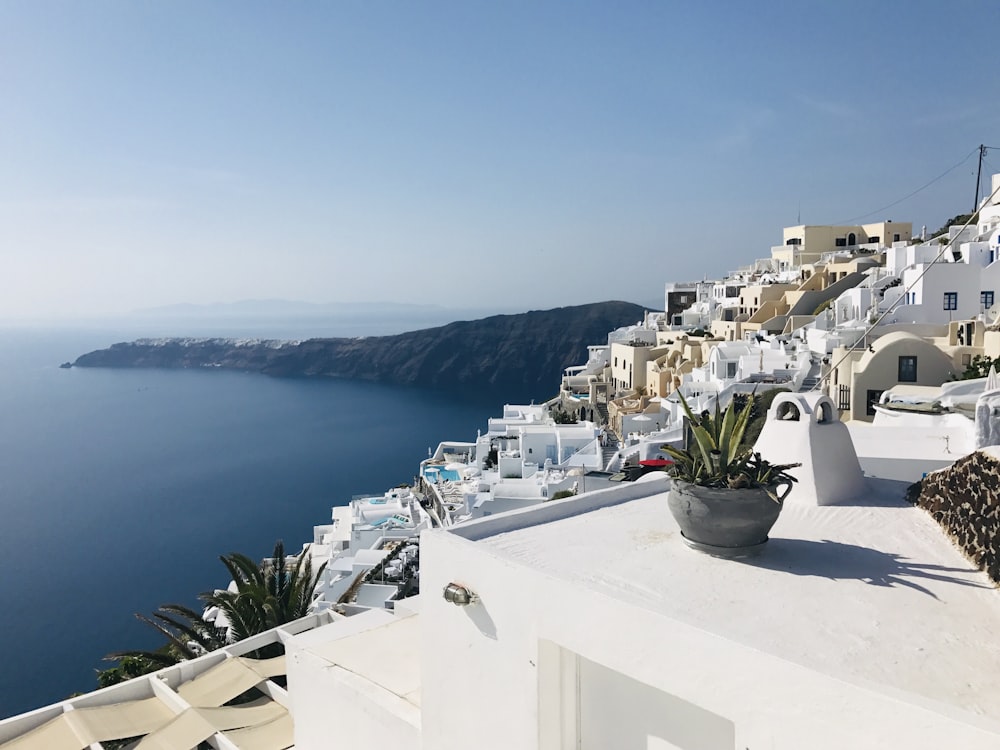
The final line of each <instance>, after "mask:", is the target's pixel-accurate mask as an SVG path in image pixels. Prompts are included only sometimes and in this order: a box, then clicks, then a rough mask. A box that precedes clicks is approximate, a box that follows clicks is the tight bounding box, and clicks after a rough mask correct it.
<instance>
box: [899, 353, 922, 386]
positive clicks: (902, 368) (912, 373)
mask: <svg viewBox="0 0 1000 750" xmlns="http://www.w3.org/2000/svg"><path fill="white" fill-rule="evenodd" d="M896 379H897V380H898V381H899V382H900V383H916V382H917V358H916V357H900V358H899V376H898V377H897V378H896Z"/></svg>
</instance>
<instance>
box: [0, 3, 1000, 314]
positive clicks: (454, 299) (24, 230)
mask: <svg viewBox="0 0 1000 750" xmlns="http://www.w3.org/2000/svg"><path fill="white" fill-rule="evenodd" d="M997 20H1000V5H997V4H996V3H989V2H985V1H983V2H970V3H967V4H964V5H962V13H961V14H956V13H955V11H954V9H953V8H952V7H950V6H947V5H945V4H940V3H935V2H930V1H927V0H914V1H913V2H908V3H906V4H905V5H898V4H888V3H887V4H870V3H863V2H860V1H847V2H837V3H801V2H775V3H766V4H764V3H741V2H707V3H701V4H691V5H673V4H667V3H661V4H655V3H654V4H650V3H645V2H625V3H620V4H614V5H613V6H611V5H607V4H603V3H596V2H574V3H568V2H542V3H530V4H528V3H522V4H516V3H515V4H507V5H503V6H483V5H462V4H451V5H447V6H443V5H429V4H428V5H384V6H379V5H371V4H359V5H357V4H320V3H311V2H306V3H300V4H296V5H269V4H264V3H258V2H250V3H241V4H240V5H238V6H236V5H232V4H227V3H217V4H203V3H195V2H190V1H188V2H184V1H181V2H176V3H155V2H154V3H142V4H133V3H120V2H113V1H112V0H97V1H96V2H92V3H86V4H84V3H77V2H71V1H70V0H42V1H40V2H28V1H27V0H11V2H6V3H3V4H2V5H0V49H2V50H3V55H4V60H5V65H4V71H5V72H4V75H3V76H2V77H0V118H2V121H3V123H4V134H5V138H4V144H3V146H2V148H3V158H4V164H5V169H4V170H3V173H2V174H0V278H2V279H3V286H2V287H0V288H2V291H3V293H2V294H0V320H3V321H10V320H14V319H19V320H34V319H46V320H55V319H67V318H69V319H79V318H81V317H91V316H108V315H121V314H127V313H128V311H131V310H135V309H137V308H143V307H156V306H162V305H175V304H185V303H189V304H213V303H220V302H221V303H233V302H235V301H238V300H244V299H271V298H279V299H291V300H307V301H310V302H312V303H316V304H323V303H331V302H336V301H340V302H347V303H362V302H365V301H368V300H389V301H395V302H405V303H413V304H425V303H427V304H439V305H444V306H448V307H456V308H459V309H501V308H502V309H508V310H527V309H545V308H551V307H558V306H564V305H572V304H579V303H581V302H586V301H598V300H608V299H622V300H630V301H631V300H636V301H640V303H641V304H649V303H650V301H652V300H659V299H662V293H663V291H662V290H663V284H664V282H667V281H685V280H692V279H701V278H703V277H706V276H708V277H716V276H719V275H721V274H722V273H724V272H725V271H728V270H731V269H733V268H735V267H737V266H741V265H745V264H748V263H750V262H752V260H753V259H755V258H758V257H765V256H767V255H769V252H770V247H771V246H772V245H776V244H780V242H781V229H782V227H783V226H789V225H794V224H798V223H807V224H838V223H848V222H851V223H853V222H855V221H858V222H859V223H860V222H863V221H877V220H883V219H893V220H896V221H911V222H912V223H913V227H914V233H915V234H916V233H919V231H920V228H921V227H922V226H924V225H926V226H927V227H928V229H936V228H937V227H938V226H940V225H941V224H942V223H943V222H944V220H945V219H947V218H948V217H950V216H952V215H954V214H957V213H962V212H966V211H968V210H970V206H971V204H972V202H973V194H974V190H975V172H976V167H977V163H976V159H975V152H976V149H977V147H978V145H979V144H980V143H986V144H987V145H991V144H996V145H1000V143H998V139H997V138H996V137H995V134H996V132H997V129H998V127H1000V102H997V101H996V99H995V97H991V96H988V95H985V94H984V92H986V91H988V90H989V88H988V80H989V79H988V76H989V73H988V70H989V66H988V60H989V58H988V52H987V51H986V50H987V46H986V45H979V46H978V47H977V45H975V44H970V43H969V41H968V38H967V37H968V34H967V32H966V31H965V29H966V28H967V27H968V25H969V24H971V25H972V26H973V28H991V27H992V25H993V23H994V22H995V21H997ZM979 48H981V49H982V50H983V51H982V52H977V51H976V50H977V49H979ZM998 171H1000V155H998V154H997V152H996V151H992V150H991V151H990V152H989V153H988V155H987V160H986V162H985V163H984V165H983V173H984V183H985V184H989V174H991V173H992V172H998Z"/></svg>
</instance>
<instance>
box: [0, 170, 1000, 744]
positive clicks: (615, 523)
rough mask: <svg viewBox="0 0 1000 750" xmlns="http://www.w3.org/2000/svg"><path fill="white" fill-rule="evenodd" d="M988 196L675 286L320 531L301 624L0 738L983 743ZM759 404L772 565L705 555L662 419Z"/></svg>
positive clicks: (992, 308)
mask: <svg viewBox="0 0 1000 750" xmlns="http://www.w3.org/2000/svg"><path fill="white" fill-rule="evenodd" d="M998 195H1000V175H994V176H993V178H992V192H991V195H990V197H989V198H987V199H986V200H984V201H983V202H982V204H981V206H980V208H979V211H978V212H977V214H975V215H974V216H973V218H972V219H971V220H970V221H969V222H968V223H966V224H965V225H956V226H952V227H950V228H948V229H947V231H946V232H945V233H944V234H941V235H938V236H935V237H926V236H925V235H926V232H925V231H920V232H918V233H917V235H916V236H915V235H914V232H913V227H912V226H911V224H910V223H909V222H901V221H888V220H887V221H882V222H878V223H873V224H864V225H859V226H794V227H786V228H785V229H784V230H783V232H782V236H781V242H780V244H777V245H776V246H774V247H772V248H771V249H770V253H769V254H768V255H766V257H763V258H760V259H757V260H755V261H754V262H753V263H751V264H750V265H748V266H746V267H743V268H740V269H737V270H735V271H733V272H732V273H730V274H729V275H728V276H727V277H726V278H723V279H718V280H701V281H692V282H676V281H675V282H670V283H667V284H666V288H665V298H664V309H663V310H662V311H657V312H650V313H648V314H647V315H646V316H645V319H644V320H641V321H637V322H636V324H635V325H633V326H629V327H626V328H622V329H618V330H615V331H612V332H610V333H609V334H608V336H607V340H606V341H599V342H595V343H594V344H593V345H592V346H590V347H588V350H587V352H586V361H585V362H583V363H582V364H580V365H577V366H572V367H568V368H566V370H565V372H564V374H563V377H562V382H561V386H560V389H559V393H558V394H557V395H555V396H554V397H553V398H551V399H549V400H548V401H545V402H544V403H538V404H529V405H508V406H506V407H504V410H503V413H502V414H501V415H500V416H498V417H496V418H493V419H490V420H489V422H488V424H487V425H486V429H485V431H482V430H481V431H480V432H479V434H477V436H476V438H475V440H448V441H443V442H441V443H440V444H439V445H438V446H437V447H436V449H434V450H431V449H429V451H428V453H429V455H428V457H427V459H425V460H424V461H422V462H421V463H420V466H419V467H418V469H417V476H416V477H415V478H414V481H413V482H412V483H411V484H409V485H407V486H402V487H397V488H394V489H391V490H389V491H387V492H385V493H384V494H382V495H375V496H367V497H359V498H355V499H353V500H352V501H351V502H350V503H349V504H347V505H342V506H338V507H334V508H333V511H332V517H331V520H330V522H329V523H324V524H321V525H318V526H316V527H315V529H314V532H313V538H312V540H311V541H310V542H309V543H307V544H306V545H304V548H303V551H302V553H301V554H304V555H310V556H311V558H312V562H313V567H314V568H318V567H319V566H320V565H321V564H324V563H325V564H326V567H325V569H324V571H323V574H322V576H321V578H320V580H319V583H318V585H317V588H316V593H315V599H314V602H313V608H312V609H313V614H312V615H310V616H309V617H306V618H304V619H302V620H298V621H295V622H293V623H290V624H288V625H285V626H281V627H279V628H276V629H274V630H272V631H268V632H267V633H264V634H262V635H259V636H255V637H253V638H251V639H249V640H247V641H241V642H239V643H236V644H234V645H232V646H229V647H227V648H225V649H222V650H220V651H216V652H212V653H208V654H206V655H204V656H202V657H200V658H198V659H194V660H191V661H188V662H183V663H181V664H179V665H176V666H174V667H168V668H166V669H164V670H161V671H160V672H157V673H155V674H152V675H147V676H145V677H140V678H136V679H134V680H131V681H129V682H126V683H122V684H120V685H116V686H113V687H110V688H105V689H104V690H99V691H96V692H94V693H90V694H87V695H83V696H78V697H75V698H72V699H69V700H66V701H63V702H61V703H58V704H54V705H52V706H48V707H45V708H41V709H38V710H36V711H33V712H30V713H27V714H23V715H21V716H16V717H12V718H10V719H7V720H5V721H2V722H0V749H3V750H7V749H8V748H19V749H20V748H74V749H79V750H83V748H87V747H102V746H110V743H112V742H119V741H121V740H125V739H127V740H128V742H127V743H125V746H128V747H139V748H146V747H162V748H180V747H197V746H201V745H199V743H205V742H207V743H208V744H209V745H210V746H212V747H216V748H275V749H276V750H277V749H281V748H286V747H299V748H325V747H327V746H330V745H332V744H334V743H336V744H340V745H344V746H347V747H352V748H375V747H405V748H427V749H428V750H430V749H432V748H433V749H434V750H444V749H448V748H455V749H456V750H458V749H461V750H467V749H468V748H472V747H475V748H481V749H483V750H486V749H488V748H498V749H499V748H505V749H509V748H539V749H540V750H541V749H548V748H551V749H553V750H555V749H557V748H569V747H573V748H587V749H589V748H593V749H596V748H643V749H646V748H684V749H685V750H723V749H725V750H736V749H737V748H739V749H740V750H742V748H751V749H756V748H771V749H775V748H789V749H792V748H794V749H796V750H799V749H801V748H845V747H850V748H896V747H907V748H911V749H915V748H928V749H930V748H935V750H936V749H937V748H942V747H956V748H964V749H968V750H972V749H974V748H983V749H984V750H985V749H986V748H997V747H1000V680H998V679H997V675H998V674H1000V644H998V642H997V639H996V637H995V632H996V629H997V627H998V626H1000V599H998V598H997V592H996V588H995V583H996V581H997V577H998V576H997V570H998V566H997V560H998V557H997V556H998V550H997V542H996V533H995V532H996V528H997V526H996V523H997V507H998V506H1000V480H997V476H1000V472H998V468H1000V378H998V376H997V374H996V372H995V370H991V369H990V368H988V367H985V366H983V363H988V362H990V361H991V360H994V359H997V358H1000V305H998V304H997V303H998V302H1000V300H998V299H997V294H996V293H997V291H1000V197H998ZM977 368H978V369H981V370H982V371H980V372H977ZM776 389H780V391H781V393H780V395H778V396H777V397H775V398H774V399H773V401H772V402H771V406H770V408H769V410H768V412H767V416H766V419H765V424H764V427H763V429H762V431H761V434H760V438H759V439H758V442H757V444H756V446H755V450H758V451H760V452H761V453H762V454H763V455H764V457H765V458H768V459H770V460H772V461H775V462H794V463H798V464H801V466H800V467H798V468H797V469H796V470H795V471H796V472H797V479H798V483H797V485H796V487H795V489H794V490H793V491H792V494H791V495H790V496H789V498H788V500H786V501H785V508H784V510H783V512H782V515H781V517H780V518H779V520H778V522H777V525H776V526H775V527H774V529H773V530H772V532H771V536H770V539H769V542H768V544H767V545H766V549H764V550H762V551H759V552H758V553H757V554H754V555H752V556H751V555H748V556H746V557H736V558H725V557H720V556H715V555H710V554H705V553H704V552H702V551H699V550H697V549H692V548H691V547H690V546H689V545H686V544H685V543H684V541H683V540H682V539H681V536H680V533H679V530H678V527H677V524H676V523H675V522H674V520H673V519H672V518H671V516H670V514H669V513H668V512H667V500H666V496H667V493H668V491H669V488H670V479H669V478H668V475H667V474H666V473H665V472H664V471H663V469H664V468H665V467H668V466H669V464H670V461H671V459H670V456H669V454H668V453H667V452H666V451H665V450H664V446H667V445H671V446H678V445H681V444H682V443H683V441H684V439H685V434H684V433H685V419H684V412H683V409H682V405H681V403H680V399H679V394H682V395H683V396H684V398H685V399H686V400H687V402H688V403H689V404H690V405H691V408H692V410H693V411H695V412H696V413H698V412H701V411H703V410H711V409H714V408H715V406H716V404H718V405H720V406H721V407H723V408H725V406H726V405H727V404H728V403H729V402H730V401H731V400H732V399H733V397H734V396H735V395H737V394H754V396H755V397H756V396H762V395H763V394H766V393H767V392H769V391H773V390H776ZM772 395H773V394H772ZM918 482H922V483H921V484H920V485H919V486H914V483H918ZM908 489H909V491H910V493H911V494H910V497H909V501H908V500H907V499H906V497H905V495H906V492H907V490H908ZM217 616H218V615H217V613H215V612H209V613H207V615H206V617H208V618H213V617H217ZM273 643H280V644H282V645H283V650H284V656H281V657H277V659H272V660H268V661H267V662H261V661H259V660H256V659H252V658H249V657H248V656H247V654H250V653H251V652H253V651H254V650H255V649H259V648H261V647H262V646H264V645H267V644H273ZM254 687H256V688H257V689H258V690H259V692H260V698H259V699H258V700H257V701H255V702H253V703H251V704H240V705H235V704H232V700H233V698H235V697H236V696H238V695H240V694H243V693H245V692H246V691H247V690H248V689H250V688H254ZM101 743H109V744H108V745H102V744H101ZM115 746H116V747H119V746H122V744H121V743H120V742H119V744H117V745H115Z"/></svg>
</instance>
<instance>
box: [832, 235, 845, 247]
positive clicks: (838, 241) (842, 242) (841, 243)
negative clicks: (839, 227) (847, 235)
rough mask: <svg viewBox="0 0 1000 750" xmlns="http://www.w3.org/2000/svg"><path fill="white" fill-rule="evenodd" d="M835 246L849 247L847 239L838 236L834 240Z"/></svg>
mask: <svg viewBox="0 0 1000 750" xmlns="http://www.w3.org/2000/svg"><path fill="white" fill-rule="evenodd" d="M833 244H834V246H835V247H847V240H846V239H844V238H843V237H838V238H837V239H835V240H834V241H833Z"/></svg>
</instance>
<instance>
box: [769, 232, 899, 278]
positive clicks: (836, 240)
mask: <svg viewBox="0 0 1000 750" xmlns="http://www.w3.org/2000/svg"><path fill="white" fill-rule="evenodd" d="M783 235H784V236H783V238H782V244H781V245H778V246H777V247H772V248H771V259H772V260H774V261H775V262H776V264H777V266H778V269H779V270H782V271H787V270H789V269H791V268H798V267H799V266H802V265H804V264H808V263H815V262H816V261H818V260H819V259H820V257H821V256H822V255H823V253H830V252H835V251H837V250H849V249H851V248H857V247H858V246H860V245H876V246H879V247H889V246H891V245H892V244H893V243H894V242H908V241H909V240H910V239H911V238H912V237H913V225H912V224H911V223H910V222H908V221H900V222H894V221H880V222H877V223H875V224H859V225H855V226H809V225H805V224H802V225H799V226H796V227H785V229H784V231H783Z"/></svg>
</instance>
